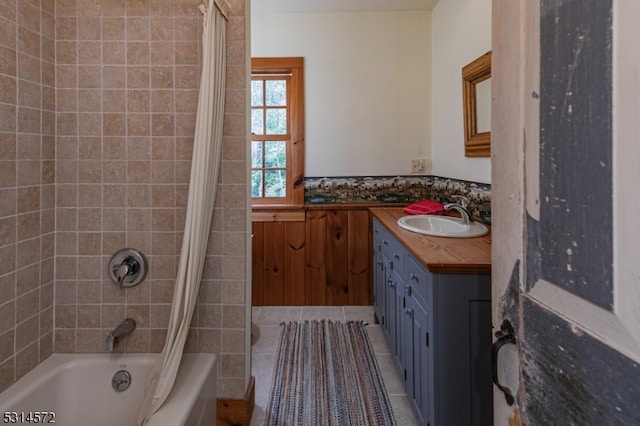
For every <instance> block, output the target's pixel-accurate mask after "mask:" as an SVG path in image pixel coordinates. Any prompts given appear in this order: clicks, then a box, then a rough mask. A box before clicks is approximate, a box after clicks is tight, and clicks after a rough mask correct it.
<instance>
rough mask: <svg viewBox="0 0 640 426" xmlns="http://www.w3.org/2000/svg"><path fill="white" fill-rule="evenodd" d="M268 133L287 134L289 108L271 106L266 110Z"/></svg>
mask: <svg viewBox="0 0 640 426" xmlns="http://www.w3.org/2000/svg"><path fill="white" fill-rule="evenodd" d="M266 116H267V117H266V120H267V123H266V130H267V131H266V134H267V135H285V134H287V109H286V108H270V109H268V110H267V111H266Z"/></svg>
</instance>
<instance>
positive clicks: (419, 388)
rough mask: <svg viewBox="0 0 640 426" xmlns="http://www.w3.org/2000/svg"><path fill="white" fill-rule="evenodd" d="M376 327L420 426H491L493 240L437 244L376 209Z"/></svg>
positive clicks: (394, 214)
mask: <svg viewBox="0 0 640 426" xmlns="http://www.w3.org/2000/svg"><path fill="white" fill-rule="evenodd" d="M370 212H371V215H372V230H373V235H372V240H373V264H374V267H375V269H374V273H373V287H374V297H375V300H374V312H375V319H376V322H377V323H379V324H380V325H381V327H382V329H383V332H384V335H385V337H386V339H387V342H388V344H389V347H390V349H391V353H392V355H393V358H394V361H395V364H396V366H397V368H398V369H399V372H400V376H401V377H404V380H405V383H404V384H405V389H406V392H407V395H408V396H409V398H410V400H411V404H412V408H413V410H414V412H415V413H416V416H417V418H418V422H419V424H420V425H425V426H426V425H428V426H448V425H457V426H463V425H474V426H475V425H483V426H484V425H491V424H493V402H492V385H491V340H492V339H491V235H490V234H489V235H486V236H483V237H478V238H443V237H431V236H427V235H422V234H418V233H414V232H411V231H408V230H405V229H402V228H400V227H399V226H398V225H397V220H398V219H399V218H400V217H402V216H404V212H403V210H402V209H401V208H372V209H370Z"/></svg>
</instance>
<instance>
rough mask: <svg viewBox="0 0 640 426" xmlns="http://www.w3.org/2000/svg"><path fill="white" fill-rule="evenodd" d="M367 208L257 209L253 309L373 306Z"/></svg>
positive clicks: (253, 230) (309, 207)
mask: <svg viewBox="0 0 640 426" xmlns="http://www.w3.org/2000/svg"><path fill="white" fill-rule="evenodd" d="M378 206H379V205H378ZM369 207H370V206H368V205H366V206H365V205H338V206H335V205H332V206H331V207H330V208H329V207H327V206H305V209H304V210H298V211H297V212H293V211H276V210H273V209H271V210H268V211H267V210H257V209H254V211H253V226H252V232H253V247H252V250H251V252H252V300H253V302H252V304H253V306H269V305H270V306H299V305H333V306H344V305H371V304H373V288H372V280H371V273H372V272H371V271H372V266H371V264H372V246H371V218H370V216H369V210H368V208H369Z"/></svg>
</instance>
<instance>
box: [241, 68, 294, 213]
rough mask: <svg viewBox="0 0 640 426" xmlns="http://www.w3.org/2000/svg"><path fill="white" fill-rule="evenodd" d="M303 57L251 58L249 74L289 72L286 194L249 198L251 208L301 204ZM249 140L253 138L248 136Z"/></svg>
mask: <svg viewBox="0 0 640 426" xmlns="http://www.w3.org/2000/svg"><path fill="white" fill-rule="evenodd" d="M303 71H304V59H303V58H302V57H291V58H251V74H252V76H253V75H254V74H283V73H286V74H290V75H291V79H290V82H289V85H290V87H289V90H288V93H287V96H288V102H287V104H288V105H289V111H288V120H289V130H290V132H289V135H290V138H291V139H290V140H291V142H290V143H289V144H288V147H287V156H288V158H287V167H286V170H287V191H286V193H287V195H286V197H283V198H267V197H265V198H252V200H251V205H252V207H261V206H275V205H277V206H280V207H283V206H286V207H295V206H304V72H303ZM252 139H253V138H252Z"/></svg>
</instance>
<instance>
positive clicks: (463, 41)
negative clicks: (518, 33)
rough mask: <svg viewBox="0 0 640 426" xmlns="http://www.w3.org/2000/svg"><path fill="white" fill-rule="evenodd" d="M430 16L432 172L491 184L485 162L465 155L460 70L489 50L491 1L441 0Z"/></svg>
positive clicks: (489, 164) (489, 168)
mask: <svg viewBox="0 0 640 426" xmlns="http://www.w3.org/2000/svg"><path fill="white" fill-rule="evenodd" d="M431 13H432V35H431V43H432V45H431V49H432V50H431V51H432V63H433V68H432V72H431V76H432V78H433V82H432V97H431V105H432V108H431V110H432V114H433V115H432V123H433V128H432V132H431V147H432V155H433V170H432V173H433V174H434V175H437V176H446V177H451V178H457V179H464V180H470V181H475V182H483V183H490V182H491V160H490V159H489V158H467V157H465V156H464V128H463V117H462V75H461V70H462V67H463V66H465V65H466V64H468V63H469V62H471V61H473V60H474V59H475V58H477V57H478V56H480V55H482V54H484V53H486V52H488V51H489V50H491V0H440V1H439V2H438V4H437V5H436V7H434V9H433V10H432V11H431Z"/></svg>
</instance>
